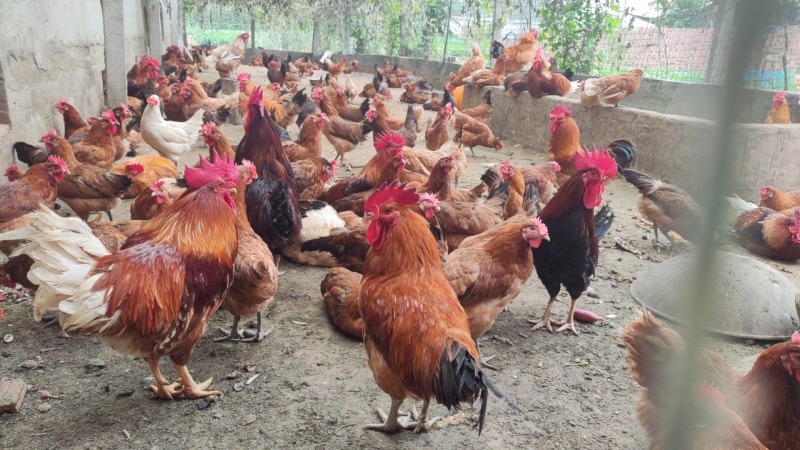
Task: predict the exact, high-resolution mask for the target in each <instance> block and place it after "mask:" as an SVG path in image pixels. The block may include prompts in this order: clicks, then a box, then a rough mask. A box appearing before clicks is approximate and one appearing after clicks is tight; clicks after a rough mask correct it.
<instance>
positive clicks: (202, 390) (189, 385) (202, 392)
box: [151, 362, 222, 399]
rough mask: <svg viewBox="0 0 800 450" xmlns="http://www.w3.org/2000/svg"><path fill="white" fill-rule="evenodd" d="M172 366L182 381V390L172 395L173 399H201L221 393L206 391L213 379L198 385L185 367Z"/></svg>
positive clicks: (174, 364)
mask: <svg viewBox="0 0 800 450" xmlns="http://www.w3.org/2000/svg"><path fill="white" fill-rule="evenodd" d="M172 365H173V366H175V370H176V371H178V375H180V377H181V381H183V388H181V390H179V391H177V392H175V394H173V396H174V397H175V398H181V399H189V398H203V397H208V396H209V395H221V394H222V392H220V391H207V390H206V389H207V388H208V387H209V386H211V383H213V382H214V379H213V378H209V379H207V380H206V381H204V382H202V383H200V384H196V383H195V382H194V379H193V378H192V375H190V374H189V369H187V368H186V366H181V365H179V364H176V363H174V362H173V363H172ZM151 389H152V387H151Z"/></svg>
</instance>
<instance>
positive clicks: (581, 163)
mask: <svg viewBox="0 0 800 450" xmlns="http://www.w3.org/2000/svg"><path fill="white" fill-rule="evenodd" d="M572 165H574V166H575V169H577V170H579V171H580V170H585V169H588V168H590V167H594V168H595V169H597V170H599V171H600V173H602V174H603V176H605V177H606V178H614V177H615V176H617V161H615V160H614V158H613V157H612V156H611V155H610V154H609V153H608V152H607V151H606V150H605V149H604V148H603V147H600V149H599V150H598V148H597V147H595V146H594V144H592V150H591V151H589V149H588V148H586V147H583V151H582V152H575V156H573V157H572Z"/></svg>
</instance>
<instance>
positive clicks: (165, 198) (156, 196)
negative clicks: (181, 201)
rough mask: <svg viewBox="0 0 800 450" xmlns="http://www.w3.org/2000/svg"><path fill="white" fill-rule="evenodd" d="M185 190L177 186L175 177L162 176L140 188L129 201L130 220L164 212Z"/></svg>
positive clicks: (147, 217)
mask: <svg viewBox="0 0 800 450" xmlns="http://www.w3.org/2000/svg"><path fill="white" fill-rule="evenodd" d="M184 192H186V188H185V187H180V186H178V182H177V180H176V179H175V178H162V179H160V180H158V181H156V182H155V183H153V184H151V185H150V186H148V187H147V190H142V191H141V192H139V195H137V196H136V198H135V199H134V200H133V202H132V203H131V219H132V220H150V219H152V218H153V217H155V216H157V215H159V214H161V213H162V212H164V210H165V209H167V208H168V207H170V206H172V204H173V203H174V202H175V200H177V199H178V198H180V196H181V195H183V193H184Z"/></svg>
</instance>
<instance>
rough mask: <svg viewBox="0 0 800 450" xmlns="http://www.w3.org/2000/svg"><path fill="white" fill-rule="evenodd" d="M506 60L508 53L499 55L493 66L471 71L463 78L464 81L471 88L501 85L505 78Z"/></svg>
mask: <svg viewBox="0 0 800 450" xmlns="http://www.w3.org/2000/svg"><path fill="white" fill-rule="evenodd" d="M506 61H508V55H500V58H498V59H497V62H495V63H494V67H492V68H491V69H481V70H479V71H477V72H473V73H472V74H471V75H470V76H468V77H466V78H464V83H467V84H469V85H470V86H471V87H473V88H482V87H485V86H502V85H503V81H505V78H506Z"/></svg>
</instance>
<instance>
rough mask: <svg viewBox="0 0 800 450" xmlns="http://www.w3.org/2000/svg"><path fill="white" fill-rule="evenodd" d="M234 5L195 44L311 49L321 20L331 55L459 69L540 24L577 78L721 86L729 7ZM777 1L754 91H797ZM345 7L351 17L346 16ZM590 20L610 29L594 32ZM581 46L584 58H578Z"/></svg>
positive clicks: (750, 82)
mask: <svg viewBox="0 0 800 450" xmlns="http://www.w3.org/2000/svg"><path fill="white" fill-rule="evenodd" d="M234 4H235V3H231V2H229V1H225V0H218V1H216V2H215V1H211V2H207V3H206V4H204V7H203V8H202V9H194V10H192V11H190V12H188V13H187V15H186V33H187V37H188V39H189V42H190V43H193V44H218V45H219V44H224V43H227V42H231V41H233V39H234V38H235V37H236V36H237V35H238V34H239V33H241V31H242V30H245V29H250V27H251V23H250V21H251V19H254V21H255V23H254V25H255V26H254V28H255V29H254V30H251V31H252V32H253V35H254V39H255V41H254V43H255V45H256V46H257V47H262V48H268V49H275V50H287V51H296V52H311V51H312V41H313V37H314V28H315V22H316V21H318V22H319V23H317V24H316V25H317V26H318V28H319V29H318V31H319V33H320V42H321V45H322V48H321V50H323V51H324V50H325V49H328V50H331V51H334V52H337V53H361V54H382V55H388V56H409V57H415V58H422V59H428V60H441V61H446V62H455V63H461V62H463V61H465V60H466V59H467V58H469V56H470V55H471V54H472V51H471V47H472V43H477V44H478V46H479V47H480V48H481V50H482V52H483V53H484V55H486V56H487V57H488V55H489V51H490V48H491V45H492V42H493V41H494V40H498V41H499V42H501V43H502V44H503V45H505V46H508V45H514V44H516V42H517V39H518V38H519V36H521V35H522V34H524V33H526V32H527V31H528V30H530V29H531V28H533V27H536V28H540V29H542V30H543V33H542V35H541V36H540V38H539V45H540V47H541V48H542V49H543V51H544V52H545V53H546V54H554V55H555V56H556V59H562V58H563V60H564V61H566V62H567V63H570V62H571V63H572V64H573V65H575V66H577V67H571V68H572V69H573V70H576V71H577V72H582V73H586V74H587V75H603V74H611V73H618V72H623V71H627V70H630V69H632V68H637V67H638V68H641V69H643V70H644V72H645V76H647V77H650V78H658V79H665V80H673V81H683V82H691V83H702V82H714V80H713V79H712V80H707V77H708V72H709V67H710V65H711V64H712V59H713V55H714V49H715V48H724V47H725V46H724V42H721V40H722V39H724V36H723V37H722V38H721V39H718V40H715V30H716V29H717V28H718V27H717V23H716V22H717V20H716V18H717V17H718V16H719V14H718V9H719V5H720V4H724V2H719V1H715V0H671V1H666V0H657V1H648V0H611V1H608V0H576V1H570V2H565V1H563V0H411V1H408V2H393V1H377V2H356V1H349V0H331V1H330V2H319V5H318V6H316V7H310V8H309V7H308V6H306V7H302V6H299V4H298V5H297V6H294V7H290V8H289V10H287V11H286V12H285V13H284V14H268V15H264V14H261V16H268V19H265V20H259V19H257V18H256V17H258V16H259V14H252V13H251V12H250V11H248V10H246V9H244V8H241V7H236V6H232V5H234ZM778 4H779V6H778V7H777V8H775V11H774V12H773V14H772V21H771V26H770V28H769V33H768V36H767V39H766V42H765V44H764V46H763V48H762V49H761V51H760V52H758V54H757V56H756V57H755V58H754V59H753V61H752V62H751V63H750V65H749V69H748V70H747V71H746V73H745V75H744V77H745V79H744V81H745V84H746V85H747V86H750V87H757V88H763V89H771V90H782V89H788V90H797V88H796V87H795V86H794V78H795V76H796V74H798V73H800V14H799V13H798V12H799V10H800V6H798V5H797V4H796V3H794V2H791V1H788V0H786V1H781V2H778ZM342 8H346V9H347V14H343V13H339V10H341V9H342ZM587 18H589V19H593V21H594V22H597V21H601V22H602V21H605V25H604V26H598V27H595V28H592V27H588V26H586V24H585V22H586V19H587ZM565 35H566V37H565ZM579 47H580V49H581V51H583V52H584V54H583V55H580V56H578V55H575V54H574V53H575V52H576V51H577V50H575V49H576V48H579ZM576 57H577V58H578V59H580V61H577V60H576V59H575V58H576ZM487 59H488V58H487ZM566 66H569V64H566V65H564V64H562V68H566ZM716 81H717V82H718V81H719V80H716Z"/></svg>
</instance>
